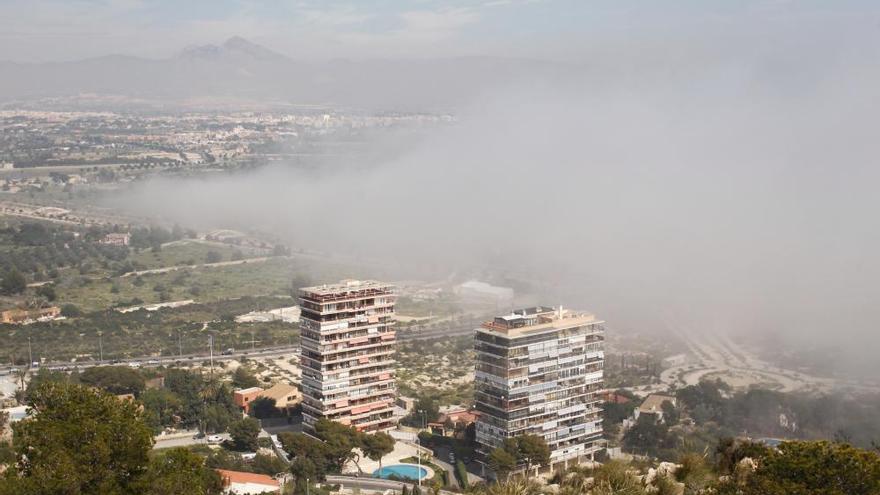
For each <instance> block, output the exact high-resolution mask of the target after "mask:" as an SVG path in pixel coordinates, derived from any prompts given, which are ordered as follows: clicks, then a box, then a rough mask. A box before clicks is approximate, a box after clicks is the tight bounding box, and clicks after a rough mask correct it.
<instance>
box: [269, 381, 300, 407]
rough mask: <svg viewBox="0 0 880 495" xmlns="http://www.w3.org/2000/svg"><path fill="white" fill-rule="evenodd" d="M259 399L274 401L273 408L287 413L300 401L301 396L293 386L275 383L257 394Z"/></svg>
mask: <svg viewBox="0 0 880 495" xmlns="http://www.w3.org/2000/svg"><path fill="white" fill-rule="evenodd" d="M259 395H260V396H261V397H268V398H270V399H275V407H277V408H278V409H280V410H283V411H287V410H289V409H290V408H292V407H293V406H295V405H297V404H299V403H300V402H301V401H302V394H300V392H299V390H297V388H296V387H294V386H293V385H290V384H288V383H276V384H275V385H272V386H271V387H270V388H268V389H266V390H264V391H263V392H262V393H260V394H259Z"/></svg>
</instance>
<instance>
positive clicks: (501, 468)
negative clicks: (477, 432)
mask: <svg viewBox="0 0 880 495" xmlns="http://www.w3.org/2000/svg"><path fill="white" fill-rule="evenodd" d="M489 467H490V468H492V471H493V472H494V473H495V477H496V479H499V480H500V479H505V480H506V479H507V477H508V476H509V475H510V472H511V471H513V470H514V469H516V457H515V456H513V455H511V453H510V452H508V451H506V450H504V449H502V448H500V447H499V448H495V449H492V451H491V452H489Z"/></svg>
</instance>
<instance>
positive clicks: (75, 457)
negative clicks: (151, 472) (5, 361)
mask: <svg viewBox="0 0 880 495" xmlns="http://www.w3.org/2000/svg"><path fill="white" fill-rule="evenodd" d="M28 406H29V407H30V408H31V409H32V411H33V415H32V416H31V417H29V418H27V419H24V420H21V421H18V422H17V423H15V424H14V425H13V426H12V430H13V445H14V449H15V456H16V463H15V464H14V465H13V466H11V467H10V469H9V470H8V471H7V478H6V482H5V483H4V485H5V486H4V487H3V488H4V489H8V490H9V493H17V494H27V495H30V494H56V493H57V494H79V493H83V494H87V493H110V494H116V493H137V491H136V490H135V487H136V486H137V483H138V481H139V479H140V478H141V477H142V476H143V475H144V474H145V473H146V471H147V463H148V454H149V452H150V449H151V448H152V446H153V436H152V433H151V432H150V429H149V428H148V427H147V425H146V424H145V423H144V422H143V421H142V419H141V413H140V411H139V405H138V404H137V403H135V402H132V401H120V400H119V399H117V398H116V397H114V396H112V395H109V394H107V393H105V392H101V391H96V390H94V389H92V388H90V387H86V386H83V385H78V384H73V383H67V382H54V381H50V382H45V383H43V384H41V385H40V386H39V387H38V388H37V389H35V390H33V391H32V392H31V393H30V394H29V397H28ZM2 492H3V490H0V493H2Z"/></svg>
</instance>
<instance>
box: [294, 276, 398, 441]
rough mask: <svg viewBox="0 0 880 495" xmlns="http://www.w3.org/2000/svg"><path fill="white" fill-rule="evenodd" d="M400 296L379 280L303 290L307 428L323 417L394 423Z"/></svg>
mask: <svg viewBox="0 0 880 495" xmlns="http://www.w3.org/2000/svg"><path fill="white" fill-rule="evenodd" d="M395 300H396V296H395V293H394V287H393V286H392V285H389V284H385V283H381V282H376V281H374V280H343V281H342V282H340V283H338V284H332V285H320V286H316V287H307V288H304V289H300V305H301V309H302V313H301V316H300V331H301V334H302V342H301V348H302V357H301V366H302V388H303V405H302V407H303V426H304V429H305V431H306V432H310V431H313V430H314V424H315V422H316V421H318V420H319V419H321V418H327V419H331V420H333V421H338V422H340V423H342V424H345V425H351V426H354V427H355V428H357V429H358V430H360V431H366V432H374V431H382V430H388V429H390V428H393V427H394V426H395V422H394V419H393V418H392V406H393V404H394V400H395V395H396V386H395V382H394V359H393V354H394V350H395V343H396V338H395V333H394V303H395Z"/></svg>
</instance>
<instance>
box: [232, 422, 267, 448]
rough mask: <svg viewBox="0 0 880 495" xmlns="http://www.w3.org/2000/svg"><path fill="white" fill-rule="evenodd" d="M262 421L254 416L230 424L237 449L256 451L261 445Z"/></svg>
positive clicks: (233, 441)
mask: <svg viewBox="0 0 880 495" xmlns="http://www.w3.org/2000/svg"><path fill="white" fill-rule="evenodd" d="M260 429H261V428H260V422H259V421H257V420H256V419H254V418H244V419H240V420H238V421H234V422H233V423H232V424H230V425H229V435H230V436H231V437H232V443H233V445H234V446H235V448H236V450H245V451H249V452H252V451H255V450H257V448H258V447H259V445H258V443H257V437H258V436H259V434H260Z"/></svg>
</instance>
